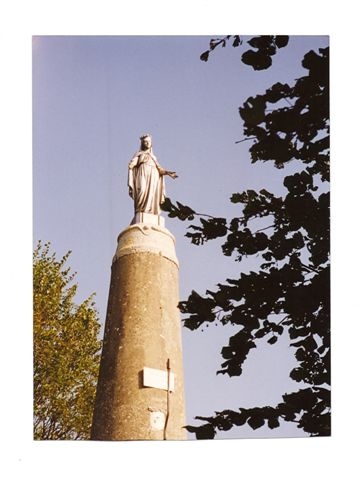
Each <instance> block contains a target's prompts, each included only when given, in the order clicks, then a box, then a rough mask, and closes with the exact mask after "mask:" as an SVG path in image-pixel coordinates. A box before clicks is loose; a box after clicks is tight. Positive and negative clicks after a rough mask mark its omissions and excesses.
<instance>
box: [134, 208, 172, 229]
mask: <svg viewBox="0 0 363 480" xmlns="http://www.w3.org/2000/svg"><path fill="white" fill-rule="evenodd" d="M137 223H147V224H149V225H157V226H159V227H165V219H164V218H163V217H161V216H160V215H154V214H153V213H145V212H138V213H135V216H134V218H133V219H132V222H131V225H135V224H137Z"/></svg>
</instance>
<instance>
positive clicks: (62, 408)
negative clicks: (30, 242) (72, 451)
mask: <svg viewBox="0 0 363 480" xmlns="http://www.w3.org/2000/svg"><path fill="white" fill-rule="evenodd" d="M70 254H71V252H68V253H66V254H65V255H64V256H63V257H62V258H61V259H60V260H57V258H56V254H55V253H52V254H51V253H50V244H49V243H46V244H45V245H44V244H42V243H41V242H39V243H38V245H37V247H36V249H35V250H34V252H33V309H34V330H33V335H34V438H35V439H36V440H67V439H68V440H77V439H88V438H89V437H90V428H91V422H92V412H93V402H94V396H95V391H96V382H97V375H98V367H99V355H100V348H101V342H100V341H99V340H98V334H99V329H100V325H99V322H98V314H97V311H96V309H95V305H94V302H93V295H91V296H90V297H89V298H87V299H86V300H84V301H83V302H82V303H81V304H80V305H77V304H76V303H75V296H76V293H77V284H75V283H73V284H72V282H73V280H74V277H75V274H74V273H73V274H72V273H71V272H70V268H69V267H66V265H65V264H66V262H67V260H68V258H69V256H70Z"/></svg>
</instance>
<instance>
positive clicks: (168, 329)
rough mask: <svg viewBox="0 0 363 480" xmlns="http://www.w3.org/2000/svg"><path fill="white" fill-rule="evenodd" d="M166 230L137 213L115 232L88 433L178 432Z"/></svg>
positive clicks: (156, 436) (156, 435) (176, 332)
mask: <svg viewBox="0 0 363 480" xmlns="http://www.w3.org/2000/svg"><path fill="white" fill-rule="evenodd" d="M174 243H175V241H174V237H173V236H172V235H171V233H170V232H169V231H168V230H167V229H166V228H164V226H163V219H162V218H161V217H159V216H155V215H146V214H137V215H136V217H135V219H134V224H132V225H131V226H130V227H128V228H126V229H125V230H124V231H123V232H122V233H121V234H120V235H119V237H118V246H117V250H116V254H115V256H114V259H113V263H112V271H111V284H110V291H109V300H108V307H107V317H106V323H105V333H104V343H103V349H102V357H101V365H100V372H99V379H98V385H97V394H96V402H95V408H94V414H93V425H92V434H91V438H92V439H93V440H176V439H186V430H185V429H184V428H183V426H184V425H185V407H184V384H183V363H182V347H181V330H180V313H179V310H178V308H177V305H178V302H179V292H178V290H179V288H178V270H179V268H178V260H177V258H176V255H175V246H174Z"/></svg>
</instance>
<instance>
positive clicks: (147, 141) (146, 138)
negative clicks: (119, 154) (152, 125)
mask: <svg viewBox="0 0 363 480" xmlns="http://www.w3.org/2000/svg"><path fill="white" fill-rule="evenodd" d="M140 141H141V149H142V150H147V149H148V148H151V145H152V139H151V135H149V134H148V133H146V134H145V135H141V137H140Z"/></svg>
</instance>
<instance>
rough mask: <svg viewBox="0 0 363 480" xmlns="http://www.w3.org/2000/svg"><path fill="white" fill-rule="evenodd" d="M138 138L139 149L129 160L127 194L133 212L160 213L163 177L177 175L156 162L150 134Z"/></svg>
mask: <svg viewBox="0 0 363 480" xmlns="http://www.w3.org/2000/svg"><path fill="white" fill-rule="evenodd" d="M140 140H141V146H140V150H139V151H138V152H137V153H135V155H134V156H133V158H132V159H131V161H130V162H129V174H128V187H129V194H130V197H131V198H133V200H134V207H135V213H141V212H144V213H152V214H154V215H160V205H161V204H162V203H163V202H164V200H165V182H164V177H165V175H168V176H170V177H171V178H177V176H178V175H177V174H176V173H175V172H170V171H168V170H165V169H164V168H163V167H162V166H161V165H160V164H159V163H158V161H157V159H156V156H155V155H154V153H153V151H152V141H151V136H150V135H148V134H146V135H143V136H142V137H140Z"/></svg>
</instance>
